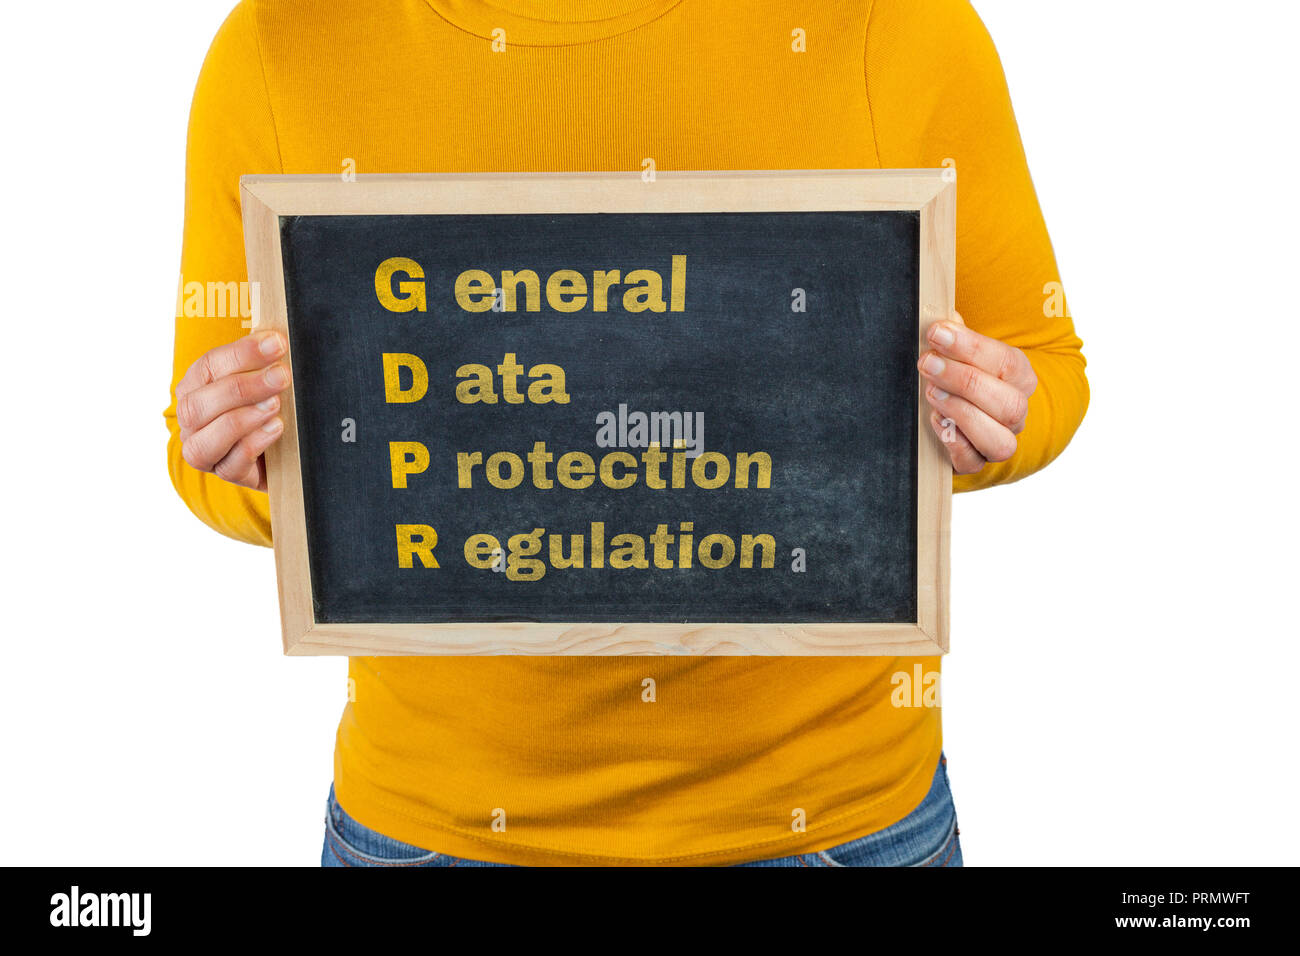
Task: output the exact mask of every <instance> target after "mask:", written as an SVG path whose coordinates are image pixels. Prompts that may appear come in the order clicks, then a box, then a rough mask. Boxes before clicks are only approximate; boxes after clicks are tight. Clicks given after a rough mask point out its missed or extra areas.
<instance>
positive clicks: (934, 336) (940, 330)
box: [930, 325, 957, 345]
mask: <svg viewBox="0 0 1300 956" xmlns="http://www.w3.org/2000/svg"><path fill="white" fill-rule="evenodd" d="M930 341H932V342H934V343H935V344H936V345H952V343H953V342H956V341H957V336H956V334H954V333H953V330H952V329H950V328H948V326H946V325H936V326H934V327H933V328H931V329H930Z"/></svg>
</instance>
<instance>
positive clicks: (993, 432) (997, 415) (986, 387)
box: [917, 312, 1038, 475]
mask: <svg viewBox="0 0 1300 956" xmlns="http://www.w3.org/2000/svg"><path fill="white" fill-rule="evenodd" d="M926 339H927V340H928V341H929V343H930V346H931V348H930V349H928V350H927V351H926V352H925V354H923V355H922V356H921V359H920V361H919V362H917V368H918V369H920V371H921V374H922V375H923V376H925V378H926V381H927V382H928V383H929V384H928V385H927V386H926V389H925V397H926V399H927V400H928V401H929V403H930V406H931V408H932V411H931V412H930V427H931V428H933V429H934V431H935V434H936V435H938V436H939V440H940V441H942V442H943V444H944V447H945V448H947V449H948V457H949V458H950V459H952V467H953V471H955V472H956V473H957V474H959V475H972V474H974V473H975V472H977V471H979V470H980V469H981V468H983V467H984V466H985V465H986V464H988V463H989V462H991V461H1006V460H1007V459H1008V458H1010V457H1011V456H1012V455H1014V454H1015V453H1016V444H1017V442H1016V436H1017V435H1019V434H1020V432H1021V431H1023V430H1024V427H1025V417H1026V416H1027V415H1028V414H1029V396H1030V395H1032V394H1033V393H1034V389H1035V388H1037V387H1038V376H1037V375H1036V374H1034V368H1033V366H1032V365H1030V364H1029V358H1028V357H1027V356H1026V355H1025V353H1024V352H1022V351H1021V350H1020V349H1018V348H1015V347H1013V346H1010V345H1007V344H1005V343H1003V342H999V341H998V340H997V339H991V338H989V337H988V336H987V335H980V334H979V333H978V332H973V331H971V330H970V329H968V328H966V324H965V322H963V321H962V317H961V316H960V315H958V314H957V313H956V312H954V313H953V314H952V318H951V319H947V320H945V321H941V322H936V323H934V325H932V326H930V329H929V331H928V332H927V333H926Z"/></svg>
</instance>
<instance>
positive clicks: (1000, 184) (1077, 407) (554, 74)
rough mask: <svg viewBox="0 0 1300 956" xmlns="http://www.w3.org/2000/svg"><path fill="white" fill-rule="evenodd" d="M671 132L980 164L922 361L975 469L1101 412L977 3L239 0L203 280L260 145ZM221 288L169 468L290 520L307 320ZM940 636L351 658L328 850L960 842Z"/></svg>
mask: <svg viewBox="0 0 1300 956" xmlns="http://www.w3.org/2000/svg"><path fill="white" fill-rule="evenodd" d="M647 159H648V160H650V161H651V162H652V163H653V164H654V166H655V167H656V168H657V169H661V170H671V169H819V168H939V167H945V168H949V169H951V170H953V173H954V174H955V175H959V176H960V180H959V183H958V227H957V287H956V288H957V291H956V294H957V305H958V309H959V313H960V314H959V315H954V316H952V317H951V318H949V319H946V320H944V321H941V322H937V323H935V324H934V325H933V327H931V328H930V329H929V332H928V345H929V347H928V348H927V349H925V351H924V353H923V354H922V355H921V357H920V360H919V362H918V369H919V374H921V375H922V376H923V377H924V379H925V381H926V391H925V396H926V399H927V401H928V402H929V405H930V406H931V408H930V410H929V412H930V423H931V425H932V427H933V428H934V430H935V432H936V434H937V435H939V436H940V439H941V440H942V441H944V443H945V446H946V448H947V450H948V453H949V456H950V457H951V459H952V463H953V467H954V473H955V477H954V479H953V487H954V490H955V491H957V492H968V491H973V490H976V489H980V488H985V487H988V486H990V485H995V484H1000V483H1005V482H1012V481H1016V480H1018V479H1020V478H1023V477H1025V476H1026V475H1029V474H1030V473H1032V472H1034V471H1036V470H1038V469H1040V468H1042V467H1043V466H1045V465H1047V464H1048V463H1049V462H1051V461H1052V460H1053V459H1054V458H1055V457H1056V456H1057V455H1059V454H1060V452H1061V451H1062V449H1063V448H1064V447H1065V446H1066V444H1067V443H1068V441H1069V440H1070V438H1071V436H1072V435H1073V434H1074V432H1075V430H1076V428H1077V427H1078V425H1079V423H1080V421H1081V419H1082V418H1083V415H1084V412H1085V409H1086V407H1087V403H1088V385H1087V380H1086V378H1085V374H1084V359H1083V355H1082V352H1081V346H1082V343H1081V342H1080V340H1079V338H1078V337H1077V335H1076V333H1075V329H1074V325H1073V322H1072V319H1071V318H1070V314H1069V311H1068V308H1067V307H1066V306H1065V301H1064V298H1063V293H1062V287H1061V280H1060V275H1059V272H1058V269H1057V264H1056V261H1055V257H1054V253H1053V249H1052V246H1051V242H1050V239H1049V237H1048V232H1047V229H1046V227H1045V224H1044V221H1043V216H1042V214H1041V212H1040V209H1039V205H1038V202H1037V198H1036V196H1035V192H1034V188H1033V184H1032V182H1031V180H1030V176H1029V171H1028V168H1027V164H1026V158H1025V154H1024V150H1023V147H1022V144H1021V140H1020V135H1019V131H1018V128H1017V124H1016V120H1015V117H1014V114H1013V111H1012V106H1011V101H1010V98H1009V94H1008V90H1007V87H1006V81H1005V79H1004V76H1003V71H1002V68H1001V65H1000V62H999V59H998V55H997V53H996V51H995V49H994V46H993V44H992V41H991V39H990V37H989V35H988V33H987V31H986V30H985V28H984V26H983V24H982V23H981V21H980V20H979V18H978V16H977V15H976V13H975V11H974V10H973V9H972V8H971V6H970V5H969V3H967V2H966V0H873V2H872V0H863V2H859V3H849V2H845V3H834V4H829V3H828V4H810V5H806V6H801V7H792V6H791V5H789V4H783V3H775V2H753V3H748V4H744V5H743V6H742V5H738V4H731V3H723V2H719V0H561V2H540V0H492V2H490V3H489V2H475V0H382V2H379V0H376V2H374V3H370V4H366V5H364V6H361V7H357V6H353V5H341V4H336V3H329V2H326V0H298V2H292V3H290V2H278V0H244V2H242V3H240V4H239V5H238V6H237V7H236V8H235V9H234V11H233V12H232V13H231V14H230V16H229V18H228V19H227V20H226V22H225V23H224V25H223V26H222V27H221V29H220V31H219V33H218V34H217V36H216V39H215V40H214V42H213V44H212V47H211V49H210V51H209V53H208V56H207V58H206V61H205V63H204V65H203V68H202V71H201V75H200V77H199V80H198V85H197V88H196V91H195V94H194V101H193V108H192V113H191V117H190V127H189V138H188V151H187V170H186V171H187V178H186V191H185V233H184V248H183V253H182V260H181V266H182V279H183V282H185V283H187V284H188V283H190V282H197V283H199V284H200V285H201V286H204V285H206V284H207V283H214V282H215V283H231V282H234V283H238V282H242V281H244V280H245V278H246V273H245V267H244V256H243V247H242V228H241V220H240V208H239V193H238V183H239V177H240V175H241V174H246V173H272V174H274V173H334V174H340V173H343V174H346V172H347V171H348V170H355V171H356V172H360V173H396V172H476V171H556V170H609V169H626V170H629V171H632V172H639V171H641V170H642V169H643V168H645V163H646V160H647ZM205 311H211V310H205V309H202V308H198V307H197V306H196V307H195V308H192V309H190V308H187V309H183V310H181V312H182V314H181V315H179V316H178V318H177V321H176V343H175V346H176V347H175V364H174V370H173V378H172V387H173V394H172V402H171V405H170V406H169V408H168V410H167V412H166V421H167V425H168V428H169V431H170V441H169V443H168V463H169V468H170V472H171V478H172V481H173V483H174V485H175V487H176V490H177V492H178V493H179V494H180V496H181V497H182V498H183V499H184V501H185V502H186V504H187V505H188V506H189V507H190V509H191V510H192V511H193V512H194V514H196V515H197V516H198V517H199V518H200V519H202V520H203V521H205V522H207V523H208V524H209V525H211V526H212V527H213V528H215V529H216V530H217V531H220V532H221V533H223V534H226V535H229V536H231V537H234V538H237V539H239V540H242V541H247V542H250V543H253V544H258V545H263V546H265V545H268V544H269V543H270V540H271V530H270V523H269V518H268V507H267V496H266V494H265V488H266V476H265V469H264V466H263V463H262V457H261V456H262V454H263V452H265V450H266V449H267V447H269V446H270V444H271V443H273V442H274V441H276V439H277V438H278V437H279V435H280V433H281V431H282V429H283V425H282V421H281V417H280V414H279V412H280V404H279V403H280V402H281V401H282V400H283V398H284V396H285V394H286V389H287V388H288V385H289V380H290V377H291V370H290V369H289V367H288V364H287V362H286V360H285V349H286V344H285V342H284V341H283V339H282V337H280V336H279V335H277V334H275V333H271V332H257V331H254V332H253V333H251V334H245V333H246V329H245V328H244V327H243V324H242V320H241V318H240V316H238V315H228V314H222V315H211V314H203V313H204V312H205ZM191 313H195V314H191ZM1011 586H1012V585H1011V584H1008V589H1010V587H1011ZM1010 597H1011V594H1010V593H1009V594H1008V598H1009V599H1010ZM917 666H919V668H920V669H921V672H923V673H924V674H925V675H927V677H928V676H929V675H937V673H938V671H939V659H938V658H937V657H929V656H927V657H918V658H817V657H811V658H810V657H794V658H769V657H721V658H707V657H705V658H700V657H693V658H686V657H664V658H645V657H635V658H629V657H521V656H498V657H483V658H464V657H398V658H380V657H353V658H351V659H350V662H349V674H350V677H351V680H352V682H354V683H353V687H354V693H352V694H351V695H350V697H352V698H354V699H350V700H349V701H348V703H347V705H346V707H345V708H344V711H343V716H342V720H341V722H340V724H339V727H338V732H337V738H336V749H335V764H334V779H333V786H332V788H331V789H330V796H329V803H328V807H327V819H326V833H325V841H324V846H323V850H322V862H323V863H324V864H326V865H352V866H368V865H377V866H379V865H408V866H409V865H429V866H452V865H484V864H523V865H570V864H573V865H624V864H628V865H730V864H748V865H789V866H857V865H934V866H952V865H959V864H960V862H961V853H960V841H959V838H958V832H957V827H956V816H955V811H954V809H953V802H952V798H951V792H950V788H949V786H948V779H947V773H946V760H945V759H944V758H943V757H942V752H943V751H942V726H941V720H940V708H939V707H937V706H896V704H897V703H898V702H899V696H898V695H896V694H893V693H892V691H894V689H895V685H896V683H897V682H896V681H894V675H897V674H900V673H903V674H908V675H911V674H913V673H914V668H915V667H917ZM647 676H648V677H652V678H653V679H654V680H655V681H656V682H657V685H658V694H657V702H656V703H655V704H654V706H647V705H646V704H645V703H643V701H642V697H641V694H642V680H643V679H644V678H646V677H647ZM1025 759H1031V755H1029V754H1026V755H1025ZM507 808H508V809H507ZM504 821H508V822H505V825H504V826H501V825H499V824H500V823H502V822H504Z"/></svg>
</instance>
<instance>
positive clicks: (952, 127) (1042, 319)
mask: <svg viewBox="0 0 1300 956" xmlns="http://www.w3.org/2000/svg"><path fill="white" fill-rule="evenodd" d="M866 82H867V95H868V100H869V103H870V109H871V114H872V117H871V119H872V126H873V131H874V134H875V138H876V148H877V151H878V153H879V158H880V164H881V166H882V167H885V168H922V167H924V168H931V167H939V166H943V165H945V161H946V160H947V161H951V162H949V163H948V165H952V163H955V167H956V170H957V174H958V179H957V310H958V311H959V312H960V313H961V314H962V317H963V318H964V319H965V321H966V324H967V325H968V326H969V327H970V328H972V329H974V330H975V331H977V332H981V333H983V334H985V335H988V336H991V337H993V338H996V339H999V340H1001V341H1003V342H1006V343H1008V344H1010V345H1014V346H1016V347H1017V348H1020V349H1023V350H1024V351H1025V353H1026V354H1027V355H1028V357H1029V360H1030V362H1031V363H1032V364H1033V366H1034V370H1035V372H1037V374H1038V388H1037V390H1036V391H1035V392H1034V394H1033V396H1032V397H1031V398H1030V401H1029V415H1028V418H1027V420H1026V423H1025V429H1024V431H1023V432H1022V433H1021V435H1020V436H1019V447H1018V449H1017V451H1016V453H1015V455H1014V456H1012V457H1011V458H1010V459H1009V460H1007V461H1005V462H999V463H990V464H988V465H986V466H985V467H984V468H983V470H981V471H980V472H979V473H977V474H974V475H959V476H956V477H955V478H954V479H953V489H954V490H955V491H972V490H975V489H978V488H984V487H987V486H989V485H993V484H999V483H1004V482H1010V481H1016V480H1018V479H1020V478H1023V477H1025V476H1026V475H1029V474H1031V473H1033V472H1035V471H1037V470H1038V469H1040V468H1042V467H1044V466H1045V465H1047V464H1048V463H1049V462H1051V461H1052V459H1054V458H1055V457H1056V456H1057V455H1059V454H1060V453H1061V451H1062V450H1063V449H1064V448H1065V446H1066V445H1067V444H1068V443H1069V441H1070V439H1071V437H1072V436H1073V435H1074V432H1075V430H1076V429H1077V428H1078V427H1079V423H1080V422H1081V421H1082V420H1083V416H1084V412H1085V411H1086V410H1087V407H1088V380H1087V378H1086V377H1085V375H1084V364H1085V363H1084V358H1083V352H1082V350H1081V349H1082V344H1083V343H1082V342H1081V341H1080V340H1079V337H1078V336H1077V335H1076V334H1075V331H1074V323H1073V321H1072V320H1071V318H1070V314H1069V310H1068V308H1067V307H1066V305H1065V301H1064V296H1063V291H1062V286H1061V278H1060V274H1059V272H1058V270H1057V264H1056V257H1055V254H1054V253H1053V251H1052V243H1051V239H1050V238H1049V237H1048V234H1047V227H1046V225H1045V223H1044V222H1043V215H1042V211H1041V210H1040V209H1039V206H1038V198H1037V196H1036V195H1035V193H1034V185H1033V182H1032V181H1031V179H1030V176H1029V167H1028V164H1027V163H1026V160H1025V152H1024V147H1023V145H1022V143H1021V140H1020V131H1019V128H1018V127H1017V125H1016V118H1015V114H1014V113H1013V111H1012V107H1011V98H1010V95H1009V93H1008V91H1007V84H1006V78H1005V76H1004V75H1003V71H1002V64H1001V61H1000V60H999V58H998V54H997V51H996V50H995V49H994V47H993V42H992V40H991V39H990V37H989V34H988V32H987V30H986V29H985V28H984V25H983V23H982V22H981V21H980V19H979V17H978V15H977V14H976V13H975V11H974V10H973V9H972V8H971V5H970V3H969V2H967V0H875V5H874V8H873V9H872V10H871V13H870V21H869V23H868V28H867V41H866Z"/></svg>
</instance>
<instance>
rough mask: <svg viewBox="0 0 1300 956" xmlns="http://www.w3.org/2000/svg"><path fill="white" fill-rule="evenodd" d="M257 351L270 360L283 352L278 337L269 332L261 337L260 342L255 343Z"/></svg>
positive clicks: (282, 345)
mask: <svg viewBox="0 0 1300 956" xmlns="http://www.w3.org/2000/svg"><path fill="white" fill-rule="evenodd" d="M257 349H258V351H259V352H261V353H262V354H263V355H265V356H266V357H267V358H271V357H272V356H275V355H279V354H280V353H281V352H283V351H284V343H283V342H282V341H281V340H280V336H279V335H277V334H276V333H275V332H270V333H268V334H267V335H265V336H263V337H262V341H260V342H258V343H257Z"/></svg>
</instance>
